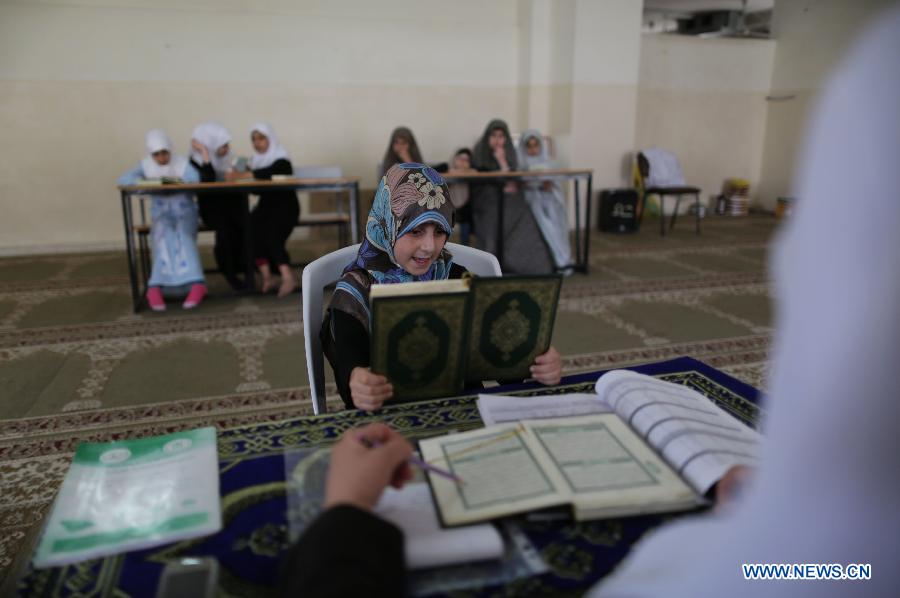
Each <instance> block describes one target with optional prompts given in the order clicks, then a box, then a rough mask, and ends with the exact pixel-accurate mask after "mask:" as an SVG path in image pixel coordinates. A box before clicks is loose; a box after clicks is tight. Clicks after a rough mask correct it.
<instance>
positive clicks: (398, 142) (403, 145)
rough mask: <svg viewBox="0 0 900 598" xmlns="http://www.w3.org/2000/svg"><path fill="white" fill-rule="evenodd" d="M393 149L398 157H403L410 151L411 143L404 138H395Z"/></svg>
mask: <svg viewBox="0 0 900 598" xmlns="http://www.w3.org/2000/svg"><path fill="white" fill-rule="evenodd" d="M391 149H392V150H394V153H395V154H397V155H398V156H402V155H403V154H405V153H406V152H408V151H409V141H407V140H406V139H404V138H403V137H394V142H393V143H392V144H391Z"/></svg>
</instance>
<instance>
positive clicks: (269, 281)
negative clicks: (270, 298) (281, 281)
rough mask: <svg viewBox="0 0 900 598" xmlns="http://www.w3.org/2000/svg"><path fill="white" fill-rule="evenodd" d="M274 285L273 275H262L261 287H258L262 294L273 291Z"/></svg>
mask: <svg viewBox="0 0 900 598" xmlns="http://www.w3.org/2000/svg"><path fill="white" fill-rule="evenodd" d="M275 287H276V284H275V278H274V277H272V276H263V279H262V288H261V289H260V292H262V294H263V295H265V294H266V293H269V292H271V291H274V290H275ZM279 296H280V294H279Z"/></svg>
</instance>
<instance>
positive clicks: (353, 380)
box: [350, 367, 394, 411]
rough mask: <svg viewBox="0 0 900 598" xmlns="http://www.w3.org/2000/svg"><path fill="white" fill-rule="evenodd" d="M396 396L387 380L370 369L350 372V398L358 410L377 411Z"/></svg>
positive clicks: (362, 368) (358, 369)
mask: <svg viewBox="0 0 900 598" xmlns="http://www.w3.org/2000/svg"><path fill="white" fill-rule="evenodd" d="M392 396H394V387H393V386H391V384H390V383H389V382H388V380H387V378H385V377H384V376H381V375H379V374H373V373H372V372H371V371H369V368H364V367H356V368H353V371H352V372H350V397H351V398H352V399H353V404H354V405H355V406H356V408H357V409H362V410H363V411H375V410H376V409H381V406H382V405H383V404H384V402H385V401H387V400H388V399H390V398H391V397H392Z"/></svg>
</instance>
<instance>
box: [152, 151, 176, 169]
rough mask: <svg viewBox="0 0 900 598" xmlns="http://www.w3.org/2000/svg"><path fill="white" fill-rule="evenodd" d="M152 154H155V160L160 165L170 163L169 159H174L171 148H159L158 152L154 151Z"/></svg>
mask: <svg viewBox="0 0 900 598" xmlns="http://www.w3.org/2000/svg"><path fill="white" fill-rule="evenodd" d="M150 155H151V156H153V161H154V162H156V163H157V164H159V165H160V166H165V165H166V164H168V163H169V160H171V159H172V154H170V153H169V150H159V151H158V152H153V153H152V154H150Z"/></svg>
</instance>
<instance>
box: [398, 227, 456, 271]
mask: <svg viewBox="0 0 900 598" xmlns="http://www.w3.org/2000/svg"><path fill="white" fill-rule="evenodd" d="M446 242H447V233H446V232H444V229H442V228H440V227H438V226H437V225H436V224H435V223H434V222H425V223H423V224H421V225H420V226H417V227H416V228H414V229H412V230H411V231H409V232H408V233H406V234H405V235H403V236H402V237H400V238H399V239H397V241H396V242H395V243H394V259H396V260H397V264H399V265H400V267H401V268H403V269H404V270H406V271H407V272H409V273H410V274H412V275H413V276H421V275H422V274H425V273H426V272H428V269H429V268H430V267H431V264H433V263H434V260H436V259H437V258H438V256H439V255H440V254H441V250H442V249H443V248H444V243H446Z"/></svg>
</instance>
